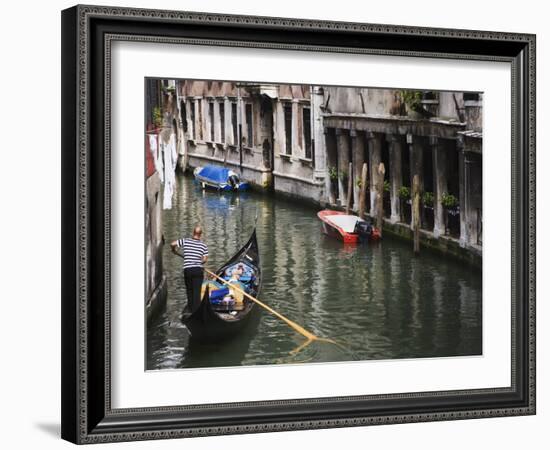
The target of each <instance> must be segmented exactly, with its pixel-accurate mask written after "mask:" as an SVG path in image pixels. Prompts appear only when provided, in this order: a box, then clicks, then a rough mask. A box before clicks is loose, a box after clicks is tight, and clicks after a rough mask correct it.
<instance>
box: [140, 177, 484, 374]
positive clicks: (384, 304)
mask: <svg viewBox="0 0 550 450" xmlns="http://www.w3.org/2000/svg"><path fill="white" fill-rule="evenodd" d="M315 213H316V210H315V209H313V208H309V207H307V206H304V205H303V204H299V203H293V202H288V201H283V200H281V199H278V198H274V197H272V196H268V195H260V194H256V193H247V194H244V195H243V193H241V194H240V195H227V194H218V193H213V192H203V191H202V190H200V189H198V188H197V187H196V186H195V185H194V184H193V183H192V180H191V179H190V178H189V177H183V176H179V177H178V179H177V192H176V195H175V199H174V208H173V209H172V210H170V211H164V212H163V221H164V235H165V237H166V240H167V241H169V240H172V239H174V238H177V237H179V236H180V235H187V234H188V233H189V231H190V230H191V228H192V227H193V226H194V224H195V223H197V222H200V223H201V225H203V228H204V230H205V236H204V238H205V240H206V242H207V244H208V246H209V249H210V260H209V267H212V268H215V267H218V266H219V265H221V264H222V263H223V262H225V261H226V260H227V258H228V257H230V256H231V255H232V254H233V253H234V252H235V251H236V250H237V249H238V248H239V247H240V245H242V244H243V243H244V242H245V241H246V239H247V238H248V237H249V234H250V232H251V231H252V227H253V224H254V218H255V217H256V215H257V216H258V222H257V233H258V242H259V245H260V251H261V257H262V270H263V274H264V279H263V286H262V291H261V295H260V298H261V300H263V301H265V302H266V303H268V304H269V305H270V306H272V307H273V308H274V309H276V310H277V311H279V312H281V313H282V314H284V315H286V316H287V317H288V318H290V319H291V320H293V321H295V322H297V323H298V324H300V325H302V326H304V327H305V328H306V329H308V330H309V331H311V332H312V333H314V334H316V335H318V336H323V337H329V338H331V339H334V340H335V341H337V342H338V343H340V344H342V345H343V348H341V347H340V346H335V345H331V344H325V343H319V342H314V343H312V344H311V345H308V346H307V347H305V348H304V349H303V350H302V351H301V352H299V353H297V354H292V353H291V352H292V351H293V350H294V349H296V348H297V347H299V346H300V345H301V344H303V342H304V338H303V337H302V336H300V335H298V334H297V333H296V332H294V331H293V330H291V329H290V328H289V327H288V326H287V325H286V324H284V323H283V322H281V321H280V320H279V319H277V318H276V317H274V316H272V315H271V314H269V313H267V312H264V311H261V310H259V309H257V310H256V312H255V318H254V320H253V321H252V323H250V326H249V327H247V329H246V331H245V332H244V333H242V334H241V335H239V336H237V337H236V338H235V339H232V340H231V341H229V342H226V343H221V344H217V345H210V346H204V345H199V344H197V343H196V342H193V341H192V340H190V339H189V336H188V333H187V331H186V329H185V328H184V327H182V326H181V324H180V322H179V316H180V314H181V311H182V309H183V307H184V306H185V303H186V299H185V287H184V282H183V276H182V269H181V260H180V259H179V258H177V257H175V256H174V255H172V254H171V252H170V251H169V249H168V248H165V250H164V267H165V272H166V275H167V280H168V302H167V307H166V310H165V311H164V312H163V313H162V314H160V315H159V316H158V317H157V318H156V319H155V320H154V321H153V323H152V324H151V325H150V327H149V329H148V333H147V367H148V368H149V369H164V368H180V367H182V368H183V367H212V366H215V367H221V366H232V365H252V364H276V363H300V362H325V361H350V360H365V359H382V358H383V359H391V358H417V357H436V356H454V355H477V354H480V353H481V271H480V270H479V269H471V268H468V267H465V266H464V265H462V264H460V263H457V262H455V261H453V260H448V259H446V258H444V257H441V256H440V255H436V254H431V253H430V252H428V251H423V253H422V254H421V256H420V257H414V256H413V254H412V251H411V247H412V245H411V244H409V243H407V242H403V241H400V240H394V239H391V238H390V237H388V236H386V237H385V239H384V240H383V241H382V242H380V243H378V244H375V245H357V246H344V245H343V244H342V243H341V242H338V241H336V240H334V239H332V238H329V237H326V236H324V235H323V234H321V233H320V224H319V222H318V219H317V217H316V214H315Z"/></svg>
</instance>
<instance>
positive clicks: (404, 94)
mask: <svg viewBox="0 0 550 450" xmlns="http://www.w3.org/2000/svg"><path fill="white" fill-rule="evenodd" d="M399 95H401V98H402V99H403V102H404V103H405V105H407V106H408V107H409V108H410V109H412V110H413V111H417V110H418V109H420V108H421V107H422V92H420V91H409V90H403V91H399Z"/></svg>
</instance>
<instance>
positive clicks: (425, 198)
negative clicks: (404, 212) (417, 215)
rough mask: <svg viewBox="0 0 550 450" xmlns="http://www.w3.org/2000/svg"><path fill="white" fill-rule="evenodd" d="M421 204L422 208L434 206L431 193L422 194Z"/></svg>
mask: <svg viewBox="0 0 550 450" xmlns="http://www.w3.org/2000/svg"><path fill="white" fill-rule="evenodd" d="M422 203H423V204H424V206H433V205H434V194H433V192H424V194H423V195H422Z"/></svg>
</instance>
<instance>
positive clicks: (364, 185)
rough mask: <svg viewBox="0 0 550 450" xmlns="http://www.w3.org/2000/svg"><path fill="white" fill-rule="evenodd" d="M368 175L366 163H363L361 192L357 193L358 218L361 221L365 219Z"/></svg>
mask: <svg viewBox="0 0 550 450" xmlns="http://www.w3.org/2000/svg"><path fill="white" fill-rule="evenodd" d="M368 173H369V171H368V166H367V163H363V170H362V171H361V190H360V191H359V217H361V219H364V218H365V208H366V202H367V176H368Z"/></svg>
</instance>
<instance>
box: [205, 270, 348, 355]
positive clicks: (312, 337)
mask: <svg viewBox="0 0 550 450" xmlns="http://www.w3.org/2000/svg"><path fill="white" fill-rule="evenodd" d="M204 270H205V272H206V273H208V274H209V275H210V276H212V277H214V278H216V279H217V280H219V281H221V282H222V283H224V284H226V285H229V286H231V288H232V289H235V290H237V291H239V292H241V293H242V294H243V295H244V296H245V297H246V298H248V299H250V300H252V301H253V302H254V303H257V304H258V305H260V306H261V307H262V308H264V309H266V310H268V311H269V312H270V313H271V314H273V315H274V316H276V317H278V318H279V319H281V320H282V321H283V322H285V323H286V324H287V325H288V326H290V327H291V328H292V329H294V330H295V331H297V332H298V333H300V334H301V335H302V336H304V337H305V338H306V339H307V342H305V343H303V344H302V345H300V346H299V347H298V348H297V349H296V350H295V351H294V352H293V353H298V352H299V351H300V350H302V349H303V348H304V347H306V346H308V345H309V344H311V343H312V342H313V341H320V342H328V343H331V344H336V345H338V344H337V343H336V342H334V341H333V340H332V339H326V338H321V337H318V336H315V335H314V334H313V333H311V332H309V331H307V330H306V329H305V328H304V327H302V326H300V325H298V324H297V323H295V322H293V321H292V320H290V319H288V318H286V317H285V316H283V315H282V314H280V313H278V312H277V311H275V310H274V309H273V308H271V307H270V306H268V305H266V304H265V303H263V302H262V301H260V300H258V299H257V298H255V297H253V296H252V295H250V294H249V293H247V292H245V291H244V290H242V289H241V288H240V287H239V286H236V285H235V283H229V282H228V281H226V280H224V279H223V278H221V277H219V276H218V275H216V274H215V273H214V272H211V271H210V270H208V269H204Z"/></svg>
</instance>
